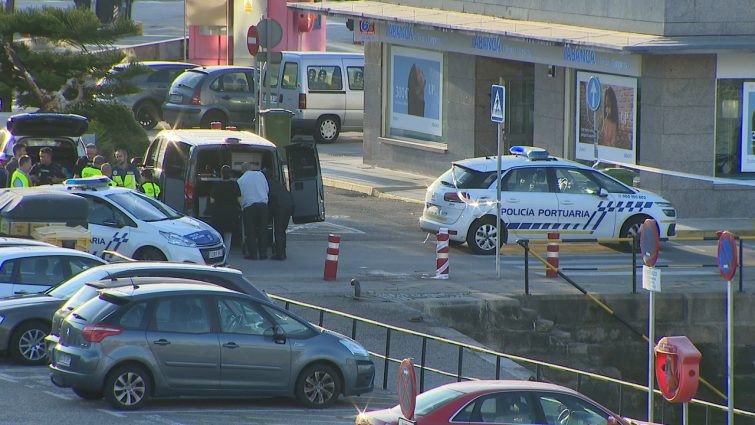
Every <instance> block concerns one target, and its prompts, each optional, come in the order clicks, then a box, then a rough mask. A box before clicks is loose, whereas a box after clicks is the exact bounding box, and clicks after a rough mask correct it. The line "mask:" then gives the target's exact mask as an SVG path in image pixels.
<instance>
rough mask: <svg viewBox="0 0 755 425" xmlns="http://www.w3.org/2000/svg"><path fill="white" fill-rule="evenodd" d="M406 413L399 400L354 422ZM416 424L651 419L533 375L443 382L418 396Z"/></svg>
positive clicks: (372, 423) (388, 422) (620, 423)
mask: <svg viewBox="0 0 755 425" xmlns="http://www.w3.org/2000/svg"><path fill="white" fill-rule="evenodd" d="M399 418H403V416H402V413H401V408H400V407H399V406H396V407H393V408H391V409H384V410H376V411H373V412H364V413H361V414H359V415H358V416H357V419H356V425H396V424H397V423H399V424H400V423H402V422H403V421H400V420H399ZM413 420H414V422H408V421H405V422H404V423H415V424H417V425H443V424H461V423H486V424H519V423H521V424H531V425H536V424H537V425H548V424H562V425H567V424H573V425H577V424H592V425H653V424H651V423H648V422H642V421H636V420H633V419H632V420H630V419H626V418H622V417H621V416H619V415H617V414H616V413H613V412H611V411H610V410H608V409H606V408H605V407H603V406H601V405H600V404H598V403H596V402H594V401H593V400H591V399H589V398H587V397H586V396H584V395H582V394H580V393H578V392H577V391H574V390H572V389H570V388H566V387H562V386H560V385H554V384H548V383H544V382H533V381H512V380H497V381H494V380H483V381H465V382H455V383H452V384H446V385H441V386H440V387H437V388H433V389H432V390H429V391H425V392H424V393H422V394H419V395H418V396H417V400H416V404H415V411H414V418H413Z"/></svg>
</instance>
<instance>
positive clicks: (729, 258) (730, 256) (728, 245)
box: [718, 230, 737, 280]
mask: <svg viewBox="0 0 755 425" xmlns="http://www.w3.org/2000/svg"><path fill="white" fill-rule="evenodd" d="M719 233H720V234H719V236H718V237H719V239H718V270H719V271H720V272H721V276H722V277H723V278H724V280H732V279H733V278H734V275H735V274H737V240H736V239H734V235H732V234H731V233H729V232H727V231H725V230H724V231H723V232H719Z"/></svg>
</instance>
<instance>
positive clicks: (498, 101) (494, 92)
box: [490, 78, 506, 279]
mask: <svg viewBox="0 0 755 425" xmlns="http://www.w3.org/2000/svg"><path fill="white" fill-rule="evenodd" d="M498 84H499V85H497V86H495V85H494V86H492V87H491V88H490V121H493V122H496V123H498V166H497V167H496V177H497V180H496V181H497V182H498V183H496V191H495V192H496V195H495V216H496V225H495V226H496V227H495V228H496V238H495V244H496V249H495V276H496V278H497V279H500V278H501V237H502V234H501V230H502V229H501V150H502V148H501V145H502V144H503V123H504V121H505V119H506V114H505V109H506V87H504V86H503V78H498Z"/></svg>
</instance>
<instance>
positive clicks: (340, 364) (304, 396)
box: [50, 278, 375, 410]
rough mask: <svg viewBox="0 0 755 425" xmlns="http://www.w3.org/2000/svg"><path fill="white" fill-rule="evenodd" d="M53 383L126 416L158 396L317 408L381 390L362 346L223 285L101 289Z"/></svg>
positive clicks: (63, 340)
mask: <svg viewBox="0 0 755 425" xmlns="http://www.w3.org/2000/svg"><path fill="white" fill-rule="evenodd" d="M50 367H51V368H52V375H51V379H52V382H53V383H54V384H56V385H58V386H61V387H71V388H72V389H73V391H74V393H76V394H77V395H78V396H79V397H82V398H84V399H89V400H94V399H100V398H103V397H104V398H105V399H106V400H107V401H108V403H109V404H110V405H111V406H112V407H114V408H116V409H120V410H133V409H138V408H140V407H142V406H143V405H144V404H145V403H146V402H147V401H148V400H149V399H150V398H151V397H180V396H202V397H205V396H213V397H228V396H233V397H239V396H248V397H270V396H292V397H296V398H297V399H298V400H299V401H300V402H301V403H302V404H303V405H305V406H306V407H309V408H324V407H328V406H330V405H332V404H333V403H334V402H335V401H336V400H337V399H338V397H339V396H340V395H341V394H343V395H344V396H351V395H359V394H364V393H368V392H370V391H372V389H373V385H374V377H375V365H374V364H373V362H372V360H371V359H370V356H369V353H368V352H367V350H365V349H364V348H363V347H362V346H361V345H359V344H358V343H356V342H355V341H353V340H352V339H349V338H347V337H345V336H343V335H340V334H337V333H333V332H330V331H323V330H320V329H318V328H316V327H314V326H312V325H311V324H309V323H308V322H306V321H305V320H303V319H301V318H299V317H297V316H295V315H293V314H291V313H290V312H288V311H286V310H284V309H281V308H279V307H277V306H275V305H274V304H272V303H268V302H265V301H261V300H258V299H255V298H252V297H249V296H247V295H244V294H240V293H238V292H235V291H231V290H229V289H226V288H222V287H219V286H215V285H211V284H206V283H200V282H197V281H192V280H187V281H186V283H185V284H176V283H173V284H170V285H168V284H166V285H161V284H154V285H144V286H140V285H139V279H138V278H134V279H133V284H132V285H129V286H125V287H120V288H111V289H107V290H102V291H100V295H99V296H98V297H96V298H93V299H92V300H90V301H89V302H87V303H86V304H84V305H82V306H81V307H79V308H78V309H76V310H75V311H74V312H73V313H71V315H70V316H68V318H67V319H66V320H65V322H64V323H63V327H62V329H61V335H60V342H59V343H58V345H57V346H56V348H55V354H54V359H53V363H52V364H51V365H50Z"/></svg>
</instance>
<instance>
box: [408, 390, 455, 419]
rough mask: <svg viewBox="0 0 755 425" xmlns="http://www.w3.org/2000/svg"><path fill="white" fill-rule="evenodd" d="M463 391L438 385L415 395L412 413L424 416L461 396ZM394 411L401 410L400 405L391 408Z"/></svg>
mask: <svg viewBox="0 0 755 425" xmlns="http://www.w3.org/2000/svg"><path fill="white" fill-rule="evenodd" d="M463 395H464V393H462V392H459V391H456V390H452V389H450V388H444V387H438V388H434V389H432V390H430V391H425V392H424V393H422V394H419V395H418V396H417V404H415V410H414V414H415V415H417V416H426V415H429V414H430V413H432V412H434V411H435V410H436V409H438V408H440V407H442V406H444V405H445V404H446V403H448V402H450V401H453V400H456V399H457V398H459V397H461V396H463ZM393 410H394V411H396V412H399V413H400V412H401V406H396V407H394V408H393Z"/></svg>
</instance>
